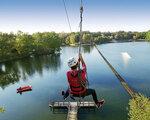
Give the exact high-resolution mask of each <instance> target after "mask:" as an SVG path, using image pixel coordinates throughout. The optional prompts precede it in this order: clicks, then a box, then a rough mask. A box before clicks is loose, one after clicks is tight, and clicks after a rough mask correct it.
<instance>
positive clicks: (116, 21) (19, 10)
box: [0, 0, 150, 33]
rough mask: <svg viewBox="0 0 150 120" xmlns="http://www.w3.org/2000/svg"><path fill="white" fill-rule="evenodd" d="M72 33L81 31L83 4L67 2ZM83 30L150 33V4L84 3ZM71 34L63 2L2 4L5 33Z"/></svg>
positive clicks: (131, 0) (7, 0)
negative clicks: (80, 9)
mask: <svg viewBox="0 0 150 120" xmlns="http://www.w3.org/2000/svg"><path fill="white" fill-rule="evenodd" d="M65 2H66V7H67V11H68V15H69V19H70V24H71V29H72V31H75V32H76V31H79V22H80V14H79V7H80V0H65ZM83 5H84V13H83V30H84V31H91V32H98V31H101V32H108V31H110V32H114V31H120V30H124V31H147V30H150V0H83ZM18 30H21V31H23V32H28V33H34V32H46V31H55V32H70V29H69V25H68V22H67V18H66V13H65V8H64V5H63V0H0V31H1V32H17V31H18Z"/></svg>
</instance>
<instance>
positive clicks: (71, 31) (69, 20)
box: [62, 0, 72, 32]
mask: <svg viewBox="0 0 150 120" xmlns="http://www.w3.org/2000/svg"><path fill="white" fill-rule="evenodd" d="M62 1H63V4H64V8H65V12H66V17H67V21H68V25H69V29H70V32H72V29H71V24H70V20H69V15H68V12H67V7H66V3H65V0H62Z"/></svg>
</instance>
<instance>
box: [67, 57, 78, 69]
mask: <svg viewBox="0 0 150 120" xmlns="http://www.w3.org/2000/svg"><path fill="white" fill-rule="evenodd" d="M77 63H78V61H77V60H76V59H75V58H74V57H72V58H69V60H68V66H69V67H70V68H71V67H73V66H75V65H76V64H77Z"/></svg>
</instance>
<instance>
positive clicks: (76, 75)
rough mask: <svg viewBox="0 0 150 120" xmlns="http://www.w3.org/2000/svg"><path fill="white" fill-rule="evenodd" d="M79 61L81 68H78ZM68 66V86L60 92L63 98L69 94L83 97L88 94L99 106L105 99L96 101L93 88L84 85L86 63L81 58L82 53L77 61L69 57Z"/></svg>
mask: <svg viewBox="0 0 150 120" xmlns="http://www.w3.org/2000/svg"><path fill="white" fill-rule="evenodd" d="M79 62H81V63H82V69H81V70H78V64H79ZM68 66H69V67H70V68H71V70H69V71H68V72H67V79H68V83H69V87H70V88H69V89H68V90H67V91H66V92H63V93H62V94H63V95H64V99H66V98H67V97H68V96H69V94H71V95H73V96H75V97H85V96H88V95H92V97H93V100H94V102H95V104H96V106H97V107H98V108H99V107H101V106H102V105H103V104H104V102H105V101H104V100H101V101H98V99H97V95H96V92H95V90H94V89H90V88H87V87H86V84H87V79H86V75H87V74H86V64H85V62H84V60H83V58H82V55H81V54H80V55H79V60H78V61H77V60H76V59H75V58H70V59H69V60H68Z"/></svg>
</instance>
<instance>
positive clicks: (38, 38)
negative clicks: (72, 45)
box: [0, 31, 61, 62]
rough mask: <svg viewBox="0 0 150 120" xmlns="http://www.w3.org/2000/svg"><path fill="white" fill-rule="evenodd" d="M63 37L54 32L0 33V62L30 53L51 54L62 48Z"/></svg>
mask: <svg viewBox="0 0 150 120" xmlns="http://www.w3.org/2000/svg"><path fill="white" fill-rule="evenodd" d="M60 46H61V38H60V37H59V34H56V33H54V32H44V33H34V34H32V35H29V34H27V33H23V32H21V31H18V33H17V34H13V33H10V34H8V33H0V62H2V61H7V60H12V59H17V58H23V57H27V56H30V55H39V54H50V53H55V52H56V51H59V50H60Z"/></svg>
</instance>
